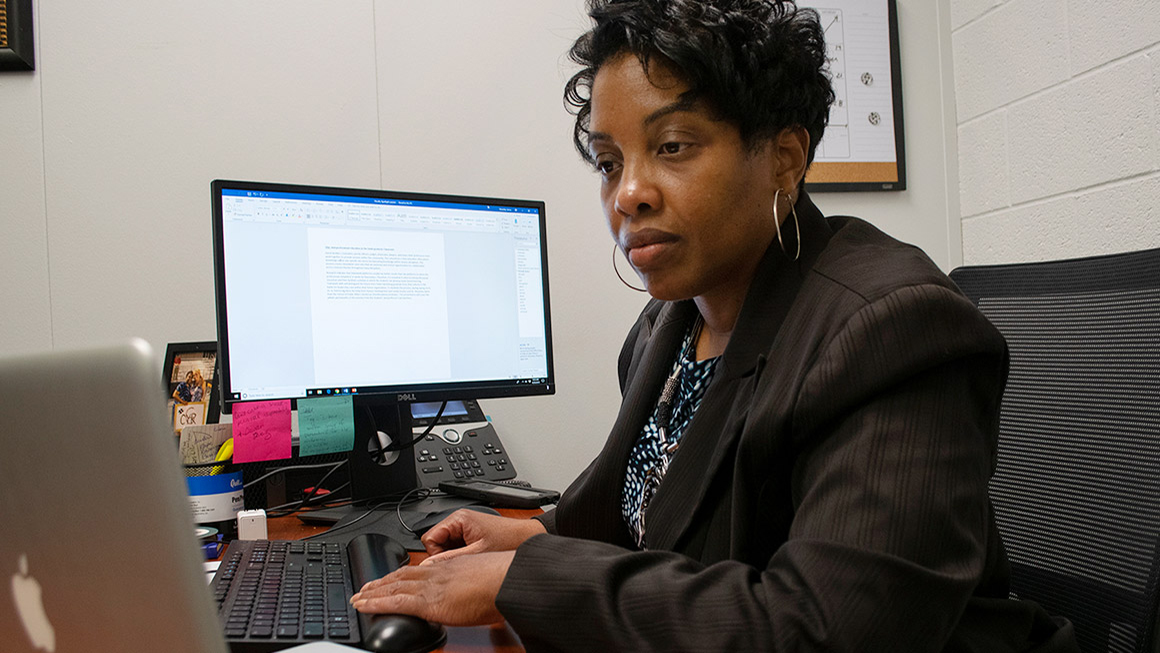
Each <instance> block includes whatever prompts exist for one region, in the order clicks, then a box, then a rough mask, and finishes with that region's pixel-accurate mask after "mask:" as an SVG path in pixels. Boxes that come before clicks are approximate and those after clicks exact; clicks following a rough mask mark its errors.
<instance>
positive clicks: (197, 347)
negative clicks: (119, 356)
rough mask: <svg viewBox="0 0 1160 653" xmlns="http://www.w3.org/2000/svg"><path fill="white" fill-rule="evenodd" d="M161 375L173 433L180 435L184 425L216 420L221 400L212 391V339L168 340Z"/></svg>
mask: <svg viewBox="0 0 1160 653" xmlns="http://www.w3.org/2000/svg"><path fill="white" fill-rule="evenodd" d="M162 378H163V380H164V381H165V387H166V390H167V393H168V395H167V396H168V399H167V401H168V406H169V416H170V423H171V424H172V425H173V432H174V433H176V434H178V435H180V434H181V430H182V429H183V428H185V427H186V426H194V425H202V424H216V423H217V422H218V419H219V418H220V417H221V402H220V401H219V399H218V393H217V392H216V391H215V390H216V387H215V384H216V382H217V342H216V341H213V340H210V341H205V342H171V343H169V345H168V346H167V347H166V349H165V364H164V367H163V369H162Z"/></svg>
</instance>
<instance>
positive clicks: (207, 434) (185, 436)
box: [179, 424, 232, 465]
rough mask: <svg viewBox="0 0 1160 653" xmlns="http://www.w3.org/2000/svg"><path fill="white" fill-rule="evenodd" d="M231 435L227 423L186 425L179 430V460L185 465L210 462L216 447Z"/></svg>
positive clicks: (219, 446)
mask: <svg viewBox="0 0 1160 653" xmlns="http://www.w3.org/2000/svg"><path fill="white" fill-rule="evenodd" d="M231 435H232V429H231V427H230V425H229V424H206V425H204V426H201V425H193V426H187V427H185V428H184V429H182V431H181V441H180V445H179V448H180V451H181V462H182V463H184V464H186V465H196V464H198V463H211V462H213V461H214V459H215V457H216V456H217V452H218V449H220V448H221V446H222V444H223V443H225V441H226V440H229V439H230V437H231Z"/></svg>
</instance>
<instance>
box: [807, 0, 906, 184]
mask: <svg viewBox="0 0 1160 653" xmlns="http://www.w3.org/2000/svg"><path fill="white" fill-rule="evenodd" d="M797 4H798V6H799V7H809V8H812V9H815V10H816V11H817V12H818V17H819V18H820V19H821V25H822V30H823V32H824V34H825V39H826V60H827V67H828V71H829V74H830V80H831V83H832V86H833V89H834V104H833V105H832V106H831V107H830V116H829V123H828V125H827V126H826V131H825V134H824V136H823V137H822V141H821V142H820V143H819V144H818V147H817V150H816V151H815V153H814V163H813V165H812V166H810V169H809V172H808V174H807V175H806V183H807V184H811V185H812V189H814V190H901V189H903V188H905V182H906V180H905V177H904V174H905V173H904V170H905V165H904V153H903V152H902V147H903V146H902V139H901V133H898V132H899V131H900V130H901V126H902V123H901V111H902V107H901V106H898V105H900V104H901V97H902V96H901V88H900V85H901V80H900V79H896V78H895V71H896V70H897V68H896V65H897V57H898V53H897V47H896V44H895V42H893V40H892V35H891V16H892V13H894V12H893V11H892V9H893V4H894V0H815V1H804V2H798V3H797ZM819 184H822V185H821V186H819ZM841 184H860V185H861V187H858V188H851V187H837V186H835V185H841ZM827 185H828V186H827ZM807 188H811V187H807Z"/></svg>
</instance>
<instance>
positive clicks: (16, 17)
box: [0, 0, 36, 71]
mask: <svg viewBox="0 0 1160 653" xmlns="http://www.w3.org/2000/svg"><path fill="white" fill-rule="evenodd" d="M35 69H36V56H35V53H34V48H33V46H32V0H0V71H2V70H35Z"/></svg>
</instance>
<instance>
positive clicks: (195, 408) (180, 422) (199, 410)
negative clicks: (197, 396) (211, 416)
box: [173, 401, 206, 433]
mask: <svg viewBox="0 0 1160 653" xmlns="http://www.w3.org/2000/svg"><path fill="white" fill-rule="evenodd" d="M205 411H206V402H204V401H198V402H194V403H190V404H175V405H174V406H173V430H174V431H177V432H178V433H181V430H182V429H184V428H185V427H187V426H198V425H201V424H205Z"/></svg>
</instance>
